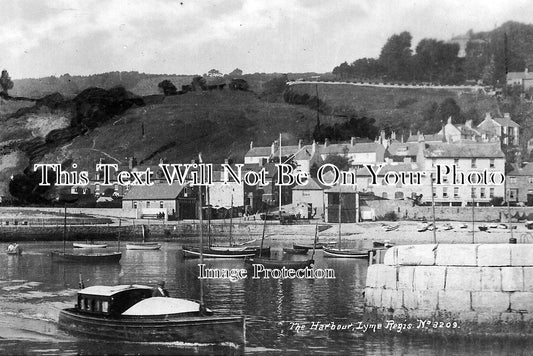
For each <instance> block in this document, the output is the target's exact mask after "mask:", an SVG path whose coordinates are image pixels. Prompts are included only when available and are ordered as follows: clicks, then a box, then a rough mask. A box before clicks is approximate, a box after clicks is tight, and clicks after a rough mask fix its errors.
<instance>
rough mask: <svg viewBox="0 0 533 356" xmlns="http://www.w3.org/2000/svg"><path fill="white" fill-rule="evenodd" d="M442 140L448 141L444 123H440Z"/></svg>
mask: <svg viewBox="0 0 533 356" xmlns="http://www.w3.org/2000/svg"><path fill="white" fill-rule="evenodd" d="M442 142H448V137H446V125H442Z"/></svg>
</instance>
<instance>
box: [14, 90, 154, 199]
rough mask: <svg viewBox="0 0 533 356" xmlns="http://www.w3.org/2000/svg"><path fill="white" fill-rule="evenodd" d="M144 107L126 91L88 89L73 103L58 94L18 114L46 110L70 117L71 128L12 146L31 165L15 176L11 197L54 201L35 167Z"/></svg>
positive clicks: (17, 115)
mask: <svg viewBox="0 0 533 356" xmlns="http://www.w3.org/2000/svg"><path fill="white" fill-rule="evenodd" d="M134 105H136V106H144V101H143V99H142V98H141V97H139V96H136V95H134V94H132V93H130V92H128V91H127V90H125V89H124V88H123V87H115V88H112V89H109V90H105V89H101V88H88V89H86V90H84V91H82V92H81V93H80V94H79V95H77V96H76V97H75V98H74V99H72V100H66V99H65V98H64V97H63V96H62V95H61V94H59V93H54V94H51V95H48V96H46V97H43V98H41V99H39V100H37V101H36V103H35V105H34V106H32V107H29V108H24V109H20V110H18V111H17V112H16V113H14V114H12V115H11V117H12V118H17V117H21V116H23V115H28V114H38V113H39V112H40V111H42V109H43V107H46V108H47V110H49V111H50V112H58V111H61V112H67V113H70V117H71V118H72V119H71V122H70V126H69V127H66V128H63V129H57V130H52V131H50V132H49V133H48V134H47V135H46V137H45V138H44V139H43V138H30V139H27V140H23V141H19V142H16V143H15V144H13V145H10V147H9V149H10V150H20V151H23V152H24V153H25V154H26V155H27V156H28V157H29V159H30V165H29V166H28V167H27V169H26V170H25V172H24V173H21V174H18V175H15V176H14V177H13V179H12V181H11V182H10V184H9V192H10V194H11V195H12V196H13V197H15V198H17V199H18V200H19V201H21V202H38V203H43V202H45V201H47V200H49V199H50V196H51V195H50V194H48V193H49V190H50V189H49V188H48V187H40V186H38V183H39V180H38V179H37V178H38V176H36V175H35V174H36V172H33V171H32V169H31V167H32V166H33V164H34V163H37V162H39V160H40V159H41V158H42V157H43V156H44V155H45V154H47V153H48V152H51V151H52V150H53V149H55V148H57V147H59V146H63V145H65V144H68V143H69V142H71V141H72V140H73V139H74V138H76V137H78V136H80V135H83V134H85V133H87V132H88V131H90V130H92V129H95V128H96V127H98V126H100V125H102V124H103V123H105V122H106V121H108V120H109V119H111V118H112V117H114V116H115V115H120V114H122V113H124V112H125V111H126V110H128V109H129V108H131V107H132V106H134Z"/></svg>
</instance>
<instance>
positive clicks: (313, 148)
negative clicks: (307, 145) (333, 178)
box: [311, 140, 316, 155]
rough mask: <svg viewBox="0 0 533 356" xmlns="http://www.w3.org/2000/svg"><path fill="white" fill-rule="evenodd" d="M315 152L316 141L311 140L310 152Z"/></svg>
mask: <svg viewBox="0 0 533 356" xmlns="http://www.w3.org/2000/svg"><path fill="white" fill-rule="evenodd" d="M315 152H316V142H315V140H313V145H312V146H311V154H312V155H314V154H315Z"/></svg>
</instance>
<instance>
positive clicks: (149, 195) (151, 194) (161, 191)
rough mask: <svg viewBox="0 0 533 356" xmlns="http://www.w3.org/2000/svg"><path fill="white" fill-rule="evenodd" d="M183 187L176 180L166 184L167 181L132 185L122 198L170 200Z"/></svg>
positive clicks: (175, 196) (174, 197) (176, 195)
mask: <svg viewBox="0 0 533 356" xmlns="http://www.w3.org/2000/svg"><path fill="white" fill-rule="evenodd" d="M183 188H185V186H184V185H180V184H178V183H176V182H174V183H172V184H171V185H168V184H167V183H156V184H154V185H150V186H146V185H134V186H132V187H131V189H130V190H129V191H128V192H127V193H126V195H125V196H124V198H123V200H148V199H149V200H170V199H176V198H177V197H178V195H179V194H180V193H181V191H182V190H183Z"/></svg>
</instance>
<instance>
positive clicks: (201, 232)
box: [198, 185, 205, 313]
mask: <svg viewBox="0 0 533 356" xmlns="http://www.w3.org/2000/svg"><path fill="white" fill-rule="evenodd" d="M202 213H203V211H202V186H201V185H199V186H198V215H199V219H200V265H203V264H204V232H203V230H204V226H203V225H204V221H203V217H202ZM204 310H205V305H204V283H203V279H201V278H200V313H203V312H204Z"/></svg>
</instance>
